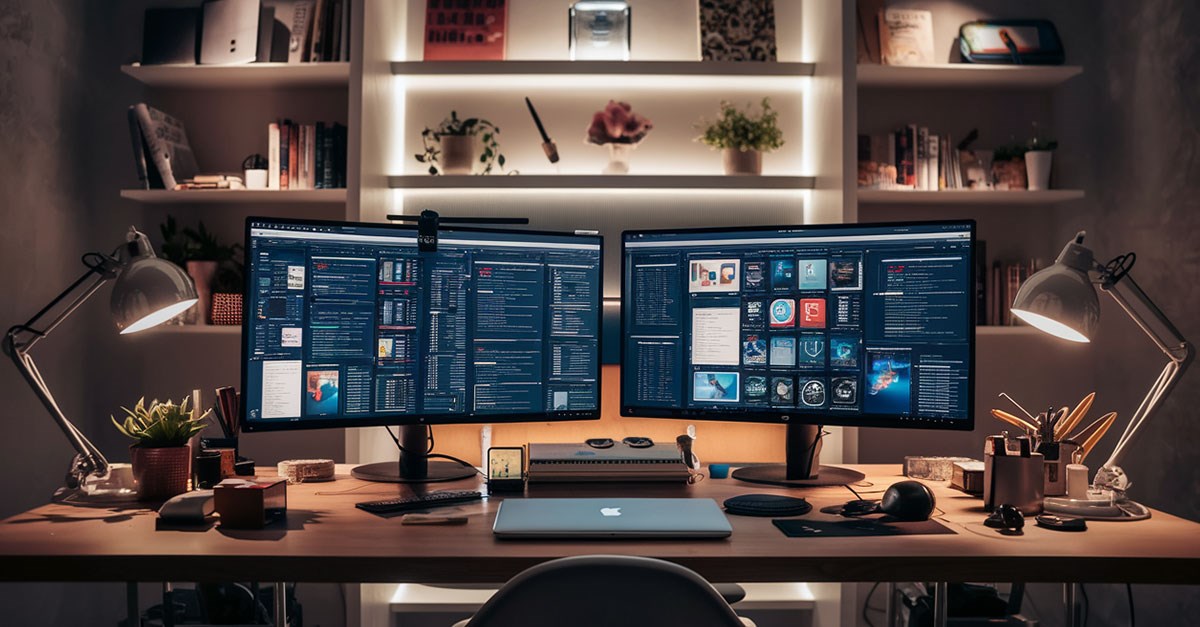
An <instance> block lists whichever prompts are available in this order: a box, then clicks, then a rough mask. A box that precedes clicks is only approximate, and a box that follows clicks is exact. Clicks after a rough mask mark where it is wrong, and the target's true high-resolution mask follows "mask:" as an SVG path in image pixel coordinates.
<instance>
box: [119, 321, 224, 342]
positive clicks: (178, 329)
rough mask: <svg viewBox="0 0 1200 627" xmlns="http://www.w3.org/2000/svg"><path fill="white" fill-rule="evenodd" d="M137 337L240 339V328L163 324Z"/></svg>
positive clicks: (216, 325) (218, 325)
mask: <svg viewBox="0 0 1200 627" xmlns="http://www.w3.org/2000/svg"><path fill="white" fill-rule="evenodd" d="M138 335H139V336H141V335H144V336H147V337H153V336H162V335H168V336H179V335H200V336H205V337H230V338H234V337H236V338H239V339H240V338H241V337H242V326H241V325H240V324H163V325H159V326H157V327H154V328H152V329H147V330H146V331H144V332H142V333H139V334H138Z"/></svg>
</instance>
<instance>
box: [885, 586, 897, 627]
mask: <svg viewBox="0 0 1200 627" xmlns="http://www.w3.org/2000/svg"><path fill="white" fill-rule="evenodd" d="M883 607H884V612H886V614H885V616H886V618H885V619H884V620H886V621H887V622H885V623H884V625H887V627H896V582H894V581H889V582H887V603H885V604H884V606H883Z"/></svg>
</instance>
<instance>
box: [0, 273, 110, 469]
mask: <svg viewBox="0 0 1200 627" xmlns="http://www.w3.org/2000/svg"><path fill="white" fill-rule="evenodd" d="M89 258H91V260H89ZM84 264H85V265H87V266H88V271H87V272H86V273H84V275H83V276H81V277H79V279H78V280H76V281H75V282H74V283H72V284H71V285H70V286H69V287H67V289H66V290H64V291H63V292H62V293H61V294H59V295H58V296H57V297H56V298H55V299H54V300H52V301H50V303H49V304H47V305H46V306H45V307H43V308H42V309H41V311H39V312H37V313H36V314H34V316H33V317H32V318H30V319H29V321H28V322H26V323H25V324H19V325H16V326H14V327H12V328H10V329H9V330H8V333H6V334H5V336H4V352H5V353H6V354H8V356H9V357H10V358H12V361H13V363H14V364H15V365H16V366H17V370H18V371H19V372H20V373H21V376H22V377H24V378H25V381H26V382H27V383H29V386H30V387H31V388H33V391H34V394H36V395H37V397H38V400H40V401H41V402H42V405H43V406H45V407H46V411H48V412H50V416H51V418H53V419H54V422H55V423H56V424H58V426H59V428H60V429H62V432H63V435H65V436H67V439H68V440H69V441H70V442H71V446H72V447H73V448H74V449H75V452H76V456H75V459H74V461H72V463H71V469H70V470H69V471H68V473H67V484H68V487H71V488H75V487H78V486H79V485H80V484H81V483H82V482H83V480H84V479H85V478H86V477H87V476H88V475H97V476H103V475H105V474H107V472H108V467H109V464H108V460H107V459H106V458H105V457H104V454H103V453H101V452H100V450H99V449H98V448H96V445H94V444H92V443H91V441H89V440H88V439H87V437H85V436H84V435H83V432H82V431H80V430H79V428H78V427H76V426H75V425H74V424H73V423H72V422H71V421H70V420H68V419H67V416H66V414H64V413H63V411H62V408H60V407H59V406H58V402H57V401H56V400H55V399H54V395H53V394H52V393H51V392H50V388H49V386H47V385H46V382H45V380H44V379H43V378H42V374H41V372H40V371H39V370H38V368H37V364H36V363H34V361H33V356H32V355H30V354H29V351H30V349H31V348H32V347H33V346H34V345H35V344H37V343H38V341H40V340H41V339H42V338H44V337H46V336H47V335H49V334H50V333H51V332H52V331H53V330H54V329H55V328H57V327H58V325H59V324H61V323H62V322H63V320H65V319H67V317H69V316H70V315H71V314H72V313H74V312H75V310H76V309H78V308H79V307H80V306H81V305H83V303H85V302H87V300H88V299H89V298H91V297H92V295H93V294H95V293H96V291H97V290H99V289H100V288H101V287H102V286H103V285H104V284H105V283H107V282H108V281H109V280H111V279H112V278H114V277H115V276H116V271H117V268H119V262H118V261H117V260H116V259H115V258H114V257H111V256H105V255H100V254H98V253H92V254H90V255H85V256H84ZM85 286H86V287H85ZM81 289H82V291H80V290H81ZM76 292H79V293H78V294H77V295H75V297H74V298H73V299H71V300H70V301H69V302H68V303H67V304H66V305H65V306H64V307H62V310H61V311H60V312H59V313H58V314H57V315H55V316H54V317H53V318H52V319H51V320H50V321H49V322H48V323H47V324H46V326H45V327H44V328H42V329H38V328H37V325H38V323H39V322H40V321H41V320H42V318H44V317H46V316H47V315H48V314H49V313H50V312H51V311H53V310H54V309H55V308H56V307H58V306H59V305H60V304H61V303H62V302H63V301H65V300H66V299H67V298H68V297H70V296H71V295H72V294H75V293H76Z"/></svg>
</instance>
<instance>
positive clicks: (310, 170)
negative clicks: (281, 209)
mask: <svg viewBox="0 0 1200 627" xmlns="http://www.w3.org/2000/svg"><path fill="white" fill-rule="evenodd" d="M267 164H268V166H267V186H268V188H269V189H340V188H344V187H346V127H345V126H344V125H342V124H338V123H334V124H332V125H326V124H325V123H324V122H317V123H316V124H297V123H295V122H293V121H291V120H286V119H285V120H280V121H278V122H272V123H271V124H270V125H269V126H268V127H267Z"/></svg>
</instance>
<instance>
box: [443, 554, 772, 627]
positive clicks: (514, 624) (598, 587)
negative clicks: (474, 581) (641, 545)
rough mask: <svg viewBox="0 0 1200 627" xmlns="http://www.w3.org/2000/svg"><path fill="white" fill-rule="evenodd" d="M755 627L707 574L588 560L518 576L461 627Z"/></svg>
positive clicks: (569, 560)
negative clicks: (673, 626) (732, 604)
mask: <svg viewBox="0 0 1200 627" xmlns="http://www.w3.org/2000/svg"><path fill="white" fill-rule="evenodd" d="M562 625H570V626H571V627H611V626H612V625H622V626H623V627H625V626H628V627H636V626H638V625H655V626H660V625H687V626H688V627H753V625H754V623H753V622H751V621H750V620H748V619H745V618H740V617H738V615H737V614H734V612H733V608H731V607H729V603H727V602H726V601H725V599H724V598H722V596H721V595H720V594H719V593H718V592H717V590H716V589H715V588H713V586H712V585H711V584H709V583H708V582H707V581H705V580H704V578H702V577H701V576H700V575H697V574H696V573H695V572H693V571H691V570H689V569H687V568H684V567H683V566H680V565H678V564H673V563H671V562H666V561H663V560H657V559H650V558H647V557H632V556H623V555H586V556H580V557H565V558H562V559H557V560H553V561H550V562H546V563H544V564H539V565H537V566H534V567H532V568H530V569H528V570H526V571H524V572H522V573H521V574H519V575H517V576H516V577H513V578H512V580H510V581H509V582H508V583H506V584H504V587H502V588H500V590H499V591H498V592H496V594H495V595H494V596H493V597H492V598H491V599H489V600H488V602H487V603H485V604H484V605H483V607H481V608H479V611H478V612H476V613H475V615H474V616H472V617H471V618H469V619H467V620H465V621H460V622H459V623H457V624H456V625H455V627H497V626H504V627H561V626H562Z"/></svg>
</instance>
